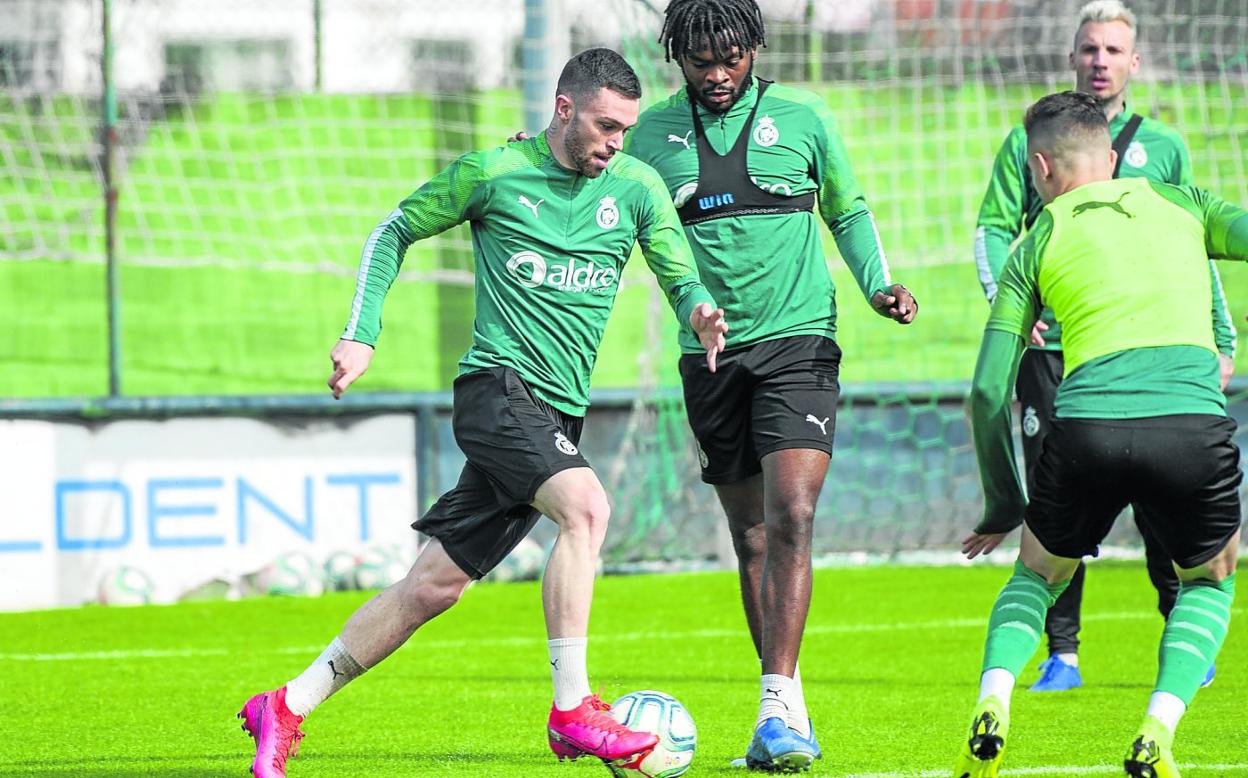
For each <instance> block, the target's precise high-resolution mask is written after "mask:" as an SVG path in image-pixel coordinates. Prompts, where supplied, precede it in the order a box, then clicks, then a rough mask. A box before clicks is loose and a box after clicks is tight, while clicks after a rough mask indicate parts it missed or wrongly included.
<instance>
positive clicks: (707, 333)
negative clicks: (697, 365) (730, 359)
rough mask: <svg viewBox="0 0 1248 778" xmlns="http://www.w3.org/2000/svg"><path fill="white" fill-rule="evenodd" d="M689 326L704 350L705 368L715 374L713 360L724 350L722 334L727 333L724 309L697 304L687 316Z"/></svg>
mask: <svg viewBox="0 0 1248 778" xmlns="http://www.w3.org/2000/svg"><path fill="white" fill-rule="evenodd" d="M689 326H691V327H693V332H694V334H695V335H697V336H698V340H699V341H700V342H701V343H702V348H704V349H706V367H707V369H708V370H710V371H711V372H712V373H714V372H715V358H716V357H717V356H718V355H719V353H720V352H721V351H723V350H724V333H725V332H727V331H728V322H726V321H724V309H723V308H712V307H711V306H710V305H709V304H707V303H699V304H698V305H697V306H695V307H694V309H693V313H691V314H689Z"/></svg>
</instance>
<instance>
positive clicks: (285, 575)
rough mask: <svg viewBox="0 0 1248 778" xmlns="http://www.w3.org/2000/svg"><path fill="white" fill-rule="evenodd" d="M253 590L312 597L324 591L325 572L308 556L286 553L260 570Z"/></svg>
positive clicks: (299, 553)
mask: <svg viewBox="0 0 1248 778" xmlns="http://www.w3.org/2000/svg"><path fill="white" fill-rule="evenodd" d="M255 589H256V591H258V592H260V593H261V594H284V595H306V596H313V597H314V596H316V595H318V594H321V593H322V592H324V591H325V571H324V569H323V568H322V567H321V565H320V564H319V563H318V562H317V561H316V560H315V559H313V558H312V557H311V556H310V555H309V554H306V553H304V552H303V551H287V552H286V553H284V554H279V555H278V556H277V557H276V558H274V559H273V561H272V562H270V563H268V564H267V565H265V566H264V567H263V568H262V569H261V570H260V572H259V573H258V574H257V575H256V579H255Z"/></svg>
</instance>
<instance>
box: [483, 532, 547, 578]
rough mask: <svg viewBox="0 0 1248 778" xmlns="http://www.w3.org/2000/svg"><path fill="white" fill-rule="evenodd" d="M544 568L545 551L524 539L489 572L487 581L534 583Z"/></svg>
mask: <svg viewBox="0 0 1248 778" xmlns="http://www.w3.org/2000/svg"><path fill="white" fill-rule="evenodd" d="M545 566H546V549H544V548H542V545H541V544H540V543H538V542H537V541H536V540H534V539H533V538H525V539H523V540H521V541H520V542H519V543H517V544H516V547H515V548H513V549H512V550H511V553H510V554H508V555H507V556H506V557H504V558H503V561H501V562H499V563H498V566H497V567H495V568H494V569H493V570H491V571H490V574H489V575H488V576H487V580H490V581H500V582H506V581H536V580H537V579H538V578H541V577H542V568H544V567H545Z"/></svg>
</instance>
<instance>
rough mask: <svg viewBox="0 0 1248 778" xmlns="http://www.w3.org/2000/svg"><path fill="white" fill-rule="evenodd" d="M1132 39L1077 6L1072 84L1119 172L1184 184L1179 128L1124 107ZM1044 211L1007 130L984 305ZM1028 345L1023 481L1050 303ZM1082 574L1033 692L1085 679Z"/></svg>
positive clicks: (1112, 1)
mask: <svg viewBox="0 0 1248 778" xmlns="http://www.w3.org/2000/svg"><path fill="white" fill-rule="evenodd" d="M1135 39H1136V19H1135V15H1134V14H1133V13H1131V11H1130V10H1128V9H1127V8H1125V7H1124V6H1123V5H1122V3H1121V2H1119V0H1094V2H1091V3H1088V4H1087V5H1085V6H1084V7H1083V8H1082V10H1081V11H1080V12H1079V27H1078V30H1077V31H1076V33H1075V40H1074V46H1073V49H1072V50H1071V53H1070V67H1071V69H1072V70H1073V71H1074V72H1075V88H1076V89H1077V90H1078V91H1080V92H1084V93H1085V94H1089V95H1092V96H1093V97H1095V98H1096V100H1097V102H1099V103H1100V104H1101V107H1102V108H1103V109H1104V110H1105V114H1106V116H1107V117H1108V119H1109V131H1110V135H1111V136H1112V137H1113V138H1114V142H1115V148H1116V149H1117V150H1118V155H1119V161H1118V172H1117V174H1116V175H1117V176H1118V177H1122V178H1127V177H1135V176H1142V177H1144V178H1147V179H1149V180H1150V181H1157V182H1160V183H1168V184H1180V185H1187V184H1191V183H1192V173H1191V167H1192V165H1191V161H1190V159H1189V158H1188V153H1187V147H1186V146H1184V144H1183V140H1182V138H1180V137H1179V135H1178V133H1176V132H1175V131H1174V130H1172V129H1170V128H1169V127H1166V126H1165V125H1163V124H1161V123H1160V122H1158V121H1156V120H1154V119H1150V118H1145V117H1140V116H1139V115H1137V114H1134V113H1132V112H1131V111H1129V110H1128V109H1127V106H1126V102H1125V95H1126V89H1127V84H1128V83H1129V81H1130V79H1131V76H1132V75H1133V74H1134V73H1135V72H1136V71H1137V70H1138V69H1139V65H1140V54H1139V52H1138V51H1137V50H1136V46H1135ZM1043 207H1044V203H1043V202H1042V200H1041V197H1040V195H1039V193H1037V192H1036V188H1035V186H1033V185H1032V180H1031V173H1030V171H1029V170H1028V168H1027V137H1026V133H1025V132H1024V131H1023V128H1022V127H1021V126H1019V127H1016V128H1014V129H1013V130H1012V131H1011V132H1010V134H1009V136H1008V137H1007V138H1006V140H1005V143H1004V144H1003V145H1002V147H1001V151H1000V152H999V153H998V154H997V158H996V162H995V164H994V165H993V170H992V179H991V180H990V182H989V184H988V191H987V193H986V194H985V195H984V200H983V204H982V205H981V206H980V210H979V225H978V228H977V229H976V231H975V260H976V264H977V266H978V268H979V279H980V282H981V284H982V285H983V287H984V293H985V294H986V295H987V296H988V301H989V302H992V299H993V297H994V296H995V295H996V292H997V285H998V279H1000V277H1001V270H1002V268H1003V267H1004V265H1005V259H1006V256H1007V255H1008V253H1009V247H1010V245H1011V244H1012V243H1013V242H1014V241H1015V240H1016V239H1017V238H1018V237H1019V235H1021V234H1022V233H1023V232H1024V231H1026V230H1028V229H1031V228H1032V227H1033V225H1034V223H1035V221H1036V218H1037V217H1038V216H1039V214H1040V210H1041V209H1042V208H1043ZM1209 272H1210V275H1211V284H1212V287H1213V294H1214V297H1213V305H1212V318H1213V329H1214V338H1215V340H1216V342H1217V346H1218V351H1219V352H1220V365H1221V369H1222V386H1223V388H1225V386H1226V382H1227V381H1228V380H1230V376H1231V370H1232V369H1233V366H1234V359H1233V357H1234V354H1235V342H1236V341H1235V328H1234V327H1233V325H1232V324H1231V319H1230V316H1229V315H1228V313H1227V308H1226V301H1225V299H1224V296H1223V293H1222V285H1221V283H1220V281H1219V280H1218V274H1217V270H1216V269H1215V268H1214V267H1213V264H1212V263H1210V271H1209ZM1030 343H1031V348H1029V349H1028V350H1027V351H1026V353H1025V354H1024V355H1023V360H1022V364H1021V365H1020V367H1019V370H1018V383H1017V386H1016V387H1015V391H1016V393H1017V395H1018V400H1019V404H1020V406H1021V407H1022V408H1023V419H1022V431H1023V437H1022V441H1023V460H1024V461H1025V463H1026V465H1027V481H1028V483H1030V482H1031V479H1032V477H1033V475H1034V472H1035V464H1036V461H1037V459H1039V456H1040V451H1041V450H1042V448H1043V444H1044V439H1045V437H1046V436H1047V435H1048V432H1049V430H1050V428H1051V426H1052V420H1053V400H1054V397H1055V395H1056V393H1057V387H1058V384H1059V383H1060V382H1061V376H1062V353H1063V352H1062V341H1061V327H1060V326H1059V325H1058V323H1057V322H1056V321H1055V320H1054V318H1053V312H1052V310H1051V309H1049V308H1045V309H1044V310H1043V311H1042V313H1041V316H1040V319H1039V320H1037V322H1036V325H1035V331H1034V332H1033V333H1032V335H1031V338H1030ZM1142 510H1146V509H1145V508H1143V507H1142V506H1140V505H1136V506H1133V512H1134V513H1135V515H1136V516H1137V518H1138V517H1140V513H1141V511H1142ZM1136 523H1137V525H1138V526H1139V528H1140V534H1141V535H1142V536H1143V538H1144V549H1145V556H1146V558H1147V561H1148V574H1149V578H1150V579H1151V580H1152V582H1153V586H1154V587H1155V588H1156V589H1157V600H1158V610H1160V611H1161V615H1162V617H1163V618H1165V617H1166V616H1167V615H1169V613H1170V609H1171V608H1173V607H1174V598H1175V596H1176V595H1177V594H1178V589H1179V580H1178V578H1177V577H1175V575H1174V570H1173V568H1172V566H1171V564H1170V561H1171V560H1170V558H1169V557H1168V556H1167V555H1166V554H1165V551H1164V550H1163V549H1162V547H1161V544H1160V543H1159V541H1158V539H1157V538H1156V537H1154V536H1153V535H1152V534H1151V533H1150V531H1149V529H1148V522H1145V521H1137V522H1136ZM1000 540H1001V538H1000V537H989V538H979V537H975V536H972V537H970V538H968V539H967V546H968V550H970V551H972V552H973V553H972V554H971V556H974V555H975V553H978V552H979V551H987V550H991V548H993V547H995V546H996V544H997V543H999V542H1000ZM1084 574H1085V567H1084V565H1083V564H1080V565H1079V569H1078V571H1077V572H1076V573H1075V576H1074V578H1073V579H1071V582H1070V586H1069V587H1068V588H1067V589H1066V591H1065V592H1064V593H1063V594H1062V596H1061V598H1060V599H1059V600H1058V601H1057V603H1056V604H1055V605H1054V606H1053V607H1052V608H1051V609H1050V610H1049V616H1048V620H1047V621H1046V622H1045V632H1046V633H1047V635H1048V643H1049V657H1048V659H1046V660H1045V662H1044V663H1043V664H1042V665H1041V676H1040V678H1039V680H1038V681H1037V682H1036V683H1035V685H1034V686H1032V687H1031V688H1032V690H1033V691H1062V690H1066V689H1072V688H1075V687H1077V686H1080V685H1082V683H1083V680H1082V677H1081V675H1080V672H1079V654H1078V651H1079V611H1080V604H1081V602H1082V600H1083V583H1084ZM1213 672H1214V671H1213V668H1212V667H1210V669H1209V678H1208V679H1207V682H1208V681H1212V679H1213Z"/></svg>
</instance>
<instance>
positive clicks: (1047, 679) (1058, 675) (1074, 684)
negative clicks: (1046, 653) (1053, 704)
mask: <svg viewBox="0 0 1248 778" xmlns="http://www.w3.org/2000/svg"><path fill="white" fill-rule="evenodd" d="M1080 686H1083V676H1081V675H1080V674H1079V668H1078V667H1076V666H1075V665H1068V664H1066V663H1065V662H1063V661H1062V660H1061V659H1060V658H1059V657H1057V656H1056V655H1055V656H1051V657H1049V658H1048V659H1046V660H1044V662H1043V663H1042V664H1041V665H1040V680H1038V681H1036V682H1035V683H1034V684H1033V685H1032V687H1031V690H1032V691H1033V692H1064V691H1067V690H1069V689H1077V688H1079V687H1080Z"/></svg>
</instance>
